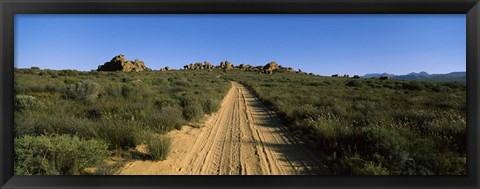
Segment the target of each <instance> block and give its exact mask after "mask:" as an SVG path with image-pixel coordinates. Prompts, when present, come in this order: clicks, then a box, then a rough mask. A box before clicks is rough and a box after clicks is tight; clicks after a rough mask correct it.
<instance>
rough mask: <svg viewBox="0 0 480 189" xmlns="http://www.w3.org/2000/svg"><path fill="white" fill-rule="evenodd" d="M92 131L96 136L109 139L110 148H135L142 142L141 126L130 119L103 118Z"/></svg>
mask: <svg viewBox="0 0 480 189" xmlns="http://www.w3.org/2000/svg"><path fill="white" fill-rule="evenodd" d="M92 132H93V135H94V136H95V137H96V138H98V139H103V140H105V141H107V142H108V144H109V149H116V150H119V149H128V148H135V147H136V146H137V144H139V143H140V141H139V140H138V132H139V126H137V125H135V124H133V123H132V122H129V121H120V120H108V121H107V120H102V121H99V124H98V125H96V126H95V128H93V129H92Z"/></svg>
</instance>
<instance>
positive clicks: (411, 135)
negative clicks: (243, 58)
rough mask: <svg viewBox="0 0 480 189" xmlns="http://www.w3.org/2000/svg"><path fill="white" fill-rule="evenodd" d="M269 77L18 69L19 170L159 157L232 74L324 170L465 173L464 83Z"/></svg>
mask: <svg viewBox="0 0 480 189" xmlns="http://www.w3.org/2000/svg"><path fill="white" fill-rule="evenodd" d="M269 73H271V74H258V73H257V72H253V71H244V70H228V71H226V70H220V69H204V70H202V69H199V70H195V69H193V70H169V71H166V70H164V71H145V72H131V73H123V72H98V71H91V72H78V71H74V70H61V71H56V70H40V69H38V68H32V69H16V71H15V93H16V98H15V104H16V110H15V136H16V141H15V153H16V156H15V174H81V172H82V169H83V168H85V167H87V166H92V165H99V166H98V170H99V172H98V173H97V174H110V173H112V172H113V171H112V170H111V168H106V167H105V166H103V165H101V163H99V161H100V159H101V158H104V157H106V156H112V155H119V154H125V153H126V152H128V151H129V150H131V149H133V148H135V147H136V146H137V145H139V144H146V149H147V152H148V156H150V157H151V158H152V159H154V160H164V159H166V158H167V155H168V152H169V150H170V140H171V139H170V138H167V137H166V136H164V135H163V134H165V133H167V132H169V131H171V130H173V129H181V126H182V125H184V124H188V123H192V122H193V123H194V122H199V121H201V119H202V117H203V116H204V115H205V114H211V113H213V112H215V111H216V110H218V108H219V107H220V102H221V99H222V98H223V96H224V95H225V94H226V92H227V91H228V89H229V88H230V83H229V80H235V81H238V82H240V83H243V84H244V85H246V86H247V87H248V88H250V89H251V90H252V91H253V92H254V93H255V95H257V96H258V97H259V99H260V100H261V101H263V102H264V103H265V104H267V105H268V106H270V107H271V108H272V109H273V110H275V111H276V112H277V114H278V115H279V117H280V118H281V119H283V121H284V124H285V125H286V126H287V127H288V128H289V130H290V131H291V133H292V135H293V136H294V137H295V138H296V139H297V140H299V141H303V142H304V143H305V144H306V145H308V146H309V147H310V148H312V149H313V150H314V151H315V152H318V158H321V159H323V161H324V162H326V163H327V166H328V167H329V168H330V170H331V173H332V174H339V175H464V174H466V85H465V83H464V82H460V83H458V82H448V83H446V82H433V81H402V80H378V79H363V78H355V79H354V78H348V77H322V76H315V75H311V74H310V75H309V74H303V73H302V72H298V73H288V72H269ZM146 133H148V134H146ZM145 136H147V137H145ZM152 136H155V137H152ZM38 141H40V142H38ZM90 152H92V153H90ZM93 152H95V153H93ZM46 154H47V155H46ZM64 154H72V155H71V156H70V155H69V156H62V155H64ZM98 154H100V155H98ZM72 158H73V159H79V160H80V159H81V160H80V161H79V162H76V163H75V164H72V163H71V159H72Z"/></svg>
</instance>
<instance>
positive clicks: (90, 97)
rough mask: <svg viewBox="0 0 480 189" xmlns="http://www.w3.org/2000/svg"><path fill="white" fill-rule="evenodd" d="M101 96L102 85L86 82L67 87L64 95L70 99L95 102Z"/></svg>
mask: <svg viewBox="0 0 480 189" xmlns="http://www.w3.org/2000/svg"><path fill="white" fill-rule="evenodd" d="M99 94H100V85H98V84H97V83H94V82H91V81H88V80H84V81H80V82H77V83H75V84H71V85H67V86H66V87H65V91H64V95H65V97H67V98H69V99H74V100H80V101H84V102H93V101H94V100H95V99H97V98H98V95H99Z"/></svg>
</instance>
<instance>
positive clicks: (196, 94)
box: [14, 68, 230, 175]
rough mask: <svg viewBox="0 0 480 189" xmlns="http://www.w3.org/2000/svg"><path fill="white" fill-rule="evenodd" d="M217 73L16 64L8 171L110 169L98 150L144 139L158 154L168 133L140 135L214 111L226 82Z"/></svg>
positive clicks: (115, 150) (115, 151)
mask: <svg viewBox="0 0 480 189" xmlns="http://www.w3.org/2000/svg"><path fill="white" fill-rule="evenodd" d="M222 73H223V72H221V71H220V70H218V71H213V72H209V71H206V70H195V71H191V70H189V71H162V72H160V71H146V72H131V73H123V72H97V71H91V72H79V71H74V70H58V71H57V70H40V69H38V68H33V69H16V70H15V93H16V98H15V105H16V106H15V107H16V110H15V112H14V122H15V128H14V129H15V130H14V132H15V136H16V141H15V145H16V146H15V153H16V154H15V155H16V156H15V157H16V159H15V174H40V175H52V174H83V173H82V169H84V168H86V167H87V166H94V167H95V166H97V167H98V169H97V170H98V171H100V172H99V173H97V174H104V173H111V172H112V170H110V168H109V169H106V166H104V165H103V164H102V163H101V162H98V161H97V160H99V158H100V159H101V158H106V156H104V154H107V153H106V152H108V155H109V156H117V157H118V156H122V157H124V158H128V157H129V155H125V154H128V153H129V152H130V151H132V149H134V148H135V147H136V146H137V145H139V144H143V143H147V144H148V145H147V146H148V147H149V148H148V150H149V155H150V156H152V158H153V159H156V160H163V159H165V158H166V156H167V154H168V150H169V145H170V142H169V140H168V139H165V138H160V139H159V140H158V141H154V139H153V138H152V140H149V139H150V137H145V136H150V135H151V134H152V133H153V134H154V133H157V134H165V133H167V132H168V131H171V130H173V129H181V126H182V125H184V124H189V123H194V122H198V121H201V119H202V117H203V115H205V114H210V113H212V112H215V111H216V110H217V109H218V108H219V104H220V101H221V100H222V98H223V96H224V95H225V94H226V92H227V91H228V89H229V88H230V82H229V81H228V80H227V79H224V78H223V77H221V75H220V74H222ZM155 140H156V139H155ZM36 141H37V142H36ZM52 150H54V151H52ZM89 150H90V151H95V152H96V153H97V152H98V154H96V153H90V152H89ZM46 154H47V155H46ZM102 154H103V155H102ZM82 158H83V159H85V163H83V162H82V161H84V160H83V159H82ZM73 159H75V160H78V161H80V162H71V161H72V160H73ZM94 160H95V161H94ZM77 163H78V164H77Z"/></svg>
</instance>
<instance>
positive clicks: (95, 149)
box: [14, 135, 110, 175]
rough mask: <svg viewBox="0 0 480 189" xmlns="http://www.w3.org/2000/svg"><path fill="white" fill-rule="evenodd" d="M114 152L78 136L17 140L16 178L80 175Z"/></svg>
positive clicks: (27, 137)
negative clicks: (25, 176) (21, 176)
mask: <svg viewBox="0 0 480 189" xmlns="http://www.w3.org/2000/svg"><path fill="white" fill-rule="evenodd" d="M109 154H110V152H109V151H108V150H107V145H106V144H105V143H104V142H102V141H96V140H83V139H80V138H79V137H76V136H73V137H72V136H69V135H52V136H46V135H41V136H37V137H34V136H23V137H20V138H17V139H15V162H14V163H15V164H14V167H15V175H78V174H80V173H81V172H82V170H83V169H84V168H86V167H89V166H94V165H96V164H97V163H98V162H100V161H102V160H103V159H105V158H106V157H107V156H108V155H109Z"/></svg>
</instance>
